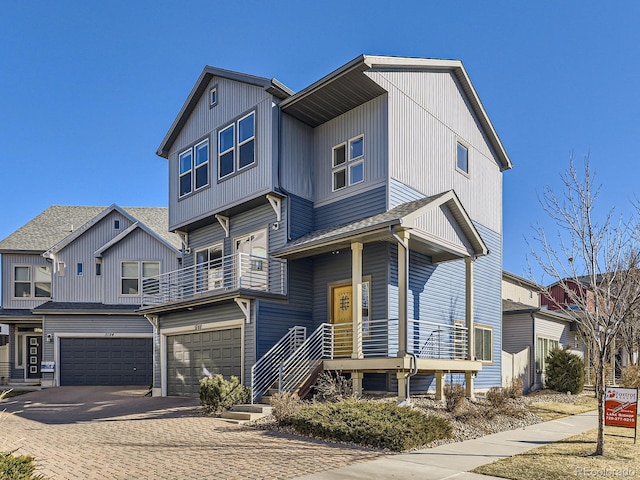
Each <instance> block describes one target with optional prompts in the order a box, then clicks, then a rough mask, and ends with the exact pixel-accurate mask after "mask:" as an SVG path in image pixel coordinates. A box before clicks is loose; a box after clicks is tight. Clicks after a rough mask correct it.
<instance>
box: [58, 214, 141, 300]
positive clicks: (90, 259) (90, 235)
mask: <svg viewBox="0 0 640 480" xmlns="http://www.w3.org/2000/svg"><path fill="white" fill-rule="evenodd" d="M116 220H118V221H119V222H120V228H119V229H116V228H114V222H115V221H116ZM131 223H132V222H131V220H130V219H129V218H127V217H125V216H123V215H122V214H120V213H119V212H117V211H112V212H111V213H109V214H108V215H107V216H105V217H104V218H102V219H101V220H100V221H98V222H97V223H96V224H94V225H93V226H92V227H91V228H89V229H88V230H86V231H85V232H84V233H82V235H80V236H79V237H78V238H76V239H75V240H74V241H73V242H71V243H69V244H68V245H67V246H65V247H64V248H63V249H62V250H60V251H59V252H57V253H56V254H55V262H56V263H58V262H64V264H65V271H64V275H62V276H61V275H59V274H58V273H54V292H55V299H56V301H57V302H104V301H105V295H104V280H105V276H106V275H114V274H115V275H119V273H118V272H115V271H113V270H112V271H110V272H108V271H105V270H104V269H103V271H102V275H101V276H97V275H96V262H97V259H96V256H95V252H96V250H98V249H100V248H101V247H102V246H104V245H105V244H107V243H108V242H109V241H111V240H112V239H113V238H115V237H116V236H118V235H120V234H121V233H122V232H123V231H124V230H126V229H127V228H129V227H130V226H131ZM78 263H82V264H83V273H82V275H81V276H79V275H77V264H78ZM114 303H117V302H114Z"/></svg>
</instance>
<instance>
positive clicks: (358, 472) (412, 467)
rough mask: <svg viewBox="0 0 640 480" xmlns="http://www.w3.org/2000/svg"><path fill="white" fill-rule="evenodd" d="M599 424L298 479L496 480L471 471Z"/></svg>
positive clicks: (509, 434) (487, 440) (587, 422)
mask: <svg viewBox="0 0 640 480" xmlns="http://www.w3.org/2000/svg"><path fill="white" fill-rule="evenodd" d="M597 422H598V412H597V411H592V412H587V413H583V414H580V415H574V416H571V417H564V418H560V419H558V420H552V421H550V422H544V423H539V424H536V425H530V426H528V427H525V428H521V429H518V430H509V431H506V432H500V433H495V434H493V435H487V436H485V437H482V438H476V439H474V440H467V441H466V442H458V443H450V444H447V445H441V446H439V447H434V448H428V449H424V450H417V451H414V452H410V453H404V454H401V455H389V456H385V457H382V458H379V459H376V460H373V461H370V462H364V463H358V464H355V465H350V466H346V467H343V468H338V469H335V470H329V471H326V472H322V473H316V474H312V475H305V476H303V477H298V478H299V479H304V480H312V479H313V480H343V479H349V478H352V479H371V478H375V479H376V480H384V479H403V480H405V479H412V478H414V479H420V480H444V479H453V478H455V479H456V480H470V479H477V480H487V479H490V478H496V477H490V476H486V475H478V474H476V473H470V470H473V469H474V468H476V467H479V466H480V465H484V464H486V463H492V462H495V461H496V460H500V459H501V458H506V457H512V456H514V455H517V454H519V453H522V452H526V451H527V450H531V449H533V448H536V447H540V446H542V445H546V444H548V443H553V442H557V441H559V440H562V439H564V438H567V437H571V436H573V435H577V434H579V433H582V432H585V431H587V430H591V429H594V428H596V427H597Z"/></svg>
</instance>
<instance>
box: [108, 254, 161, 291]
mask: <svg viewBox="0 0 640 480" xmlns="http://www.w3.org/2000/svg"><path fill="white" fill-rule="evenodd" d="M125 263H136V264H137V265H138V276H137V277H136V280H137V281H138V293H124V291H123V288H122V281H123V280H125V279H127V280H132V279H133V278H134V277H124V276H123V275H122V274H123V271H122V267H123V265H124V264H125ZM145 263H155V264H157V265H158V274H161V273H162V262H160V260H121V261H120V274H119V289H118V290H119V294H120V295H122V296H123V297H127V298H135V297H139V296H141V295H144V291H143V289H144V279H145V278H151V277H145V276H144V268H143V265H144V264H145Z"/></svg>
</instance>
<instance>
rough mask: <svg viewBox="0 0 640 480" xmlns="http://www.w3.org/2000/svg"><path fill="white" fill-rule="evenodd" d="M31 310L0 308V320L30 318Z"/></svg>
mask: <svg viewBox="0 0 640 480" xmlns="http://www.w3.org/2000/svg"><path fill="white" fill-rule="evenodd" d="M32 316H33V314H32V313H31V310H26V309H24V308H2V307H0V318H5V317H32ZM0 323H2V322H0Z"/></svg>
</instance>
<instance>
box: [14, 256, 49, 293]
mask: <svg viewBox="0 0 640 480" xmlns="http://www.w3.org/2000/svg"><path fill="white" fill-rule="evenodd" d="M38 267H49V270H50V272H51V276H50V279H49V285H50V286H51V290H52V292H51V293H53V269H52V267H51V266H50V265H24V264H14V265H12V269H11V299H12V300H41V299H46V298H51V295H50V296H48V297H37V296H36V283H39V282H36V272H35V269H36V268H38ZM16 268H28V269H29V296H28V297H16V296H15V295H16ZM19 283H27V282H26V281H23V280H21V281H20V282H19Z"/></svg>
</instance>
